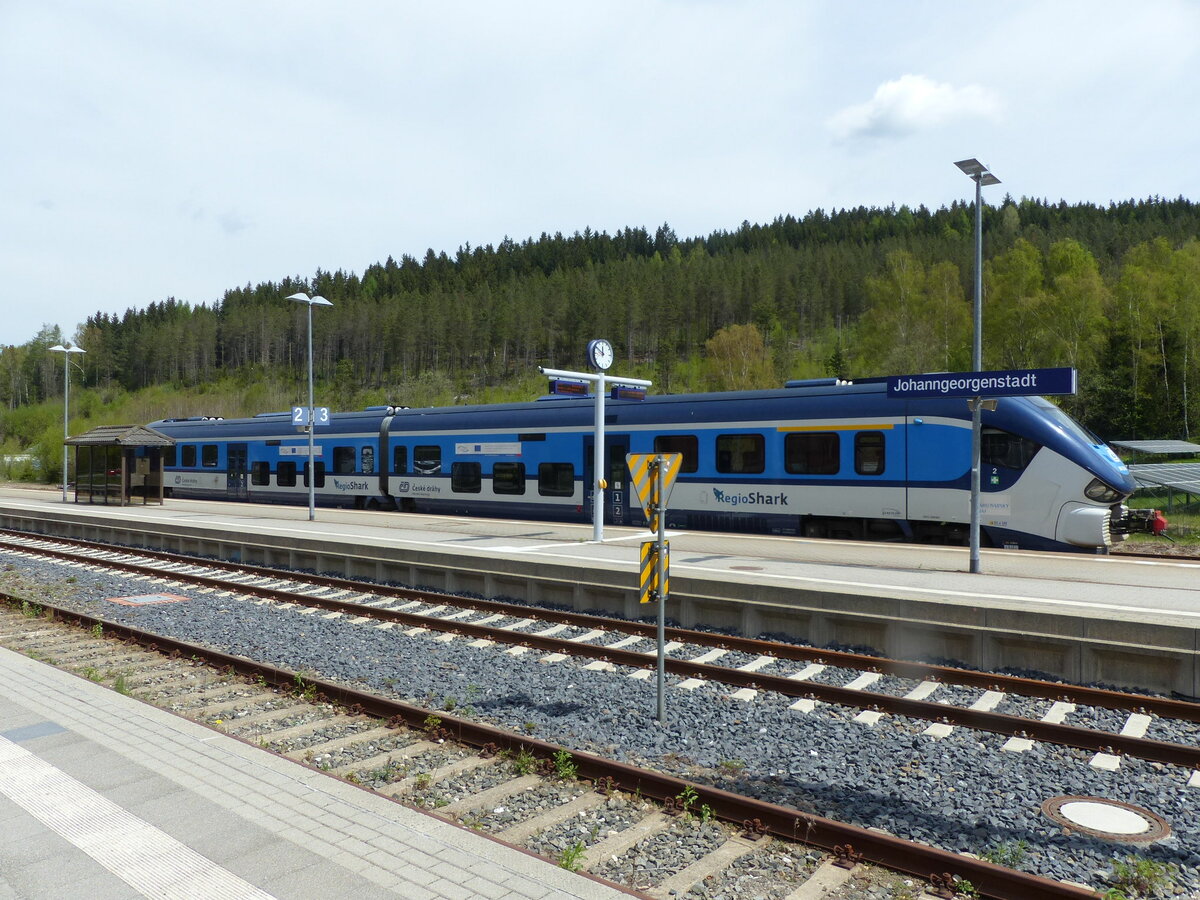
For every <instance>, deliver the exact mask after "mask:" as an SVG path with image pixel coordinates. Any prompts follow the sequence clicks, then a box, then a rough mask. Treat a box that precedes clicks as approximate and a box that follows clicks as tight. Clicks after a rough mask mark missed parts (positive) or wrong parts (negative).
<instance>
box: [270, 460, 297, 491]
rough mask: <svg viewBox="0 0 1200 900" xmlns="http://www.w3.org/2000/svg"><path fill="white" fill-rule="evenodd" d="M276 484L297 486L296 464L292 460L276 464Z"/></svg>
mask: <svg viewBox="0 0 1200 900" xmlns="http://www.w3.org/2000/svg"><path fill="white" fill-rule="evenodd" d="M275 484H277V485H278V486H279V487H295V486H296V464H295V463H294V462H292V461H291V460H287V461H286V462H280V463H279V464H278V465H276V466H275Z"/></svg>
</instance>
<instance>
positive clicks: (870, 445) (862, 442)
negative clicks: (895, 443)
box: [854, 431, 884, 475]
mask: <svg viewBox="0 0 1200 900" xmlns="http://www.w3.org/2000/svg"><path fill="white" fill-rule="evenodd" d="M883 459H884V457H883V432H882V431H860V432H859V433H858V434H856V435H855V436H854V471H855V472H857V473H858V474H859V475H882V474H883Z"/></svg>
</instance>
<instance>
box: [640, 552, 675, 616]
mask: <svg viewBox="0 0 1200 900" xmlns="http://www.w3.org/2000/svg"><path fill="white" fill-rule="evenodd" d="M663 554H664V555H665V556H666V560H665V564H664V565H663V575H664V579H663V580H664V581H665V584H664V585H663V588H662V590H661V591H660V590H659V587H658V541H643V542H642V566H641V577H640V578H639V580H638V583H639V584H640V585H641V596H640V597H639V598H638V599H639V600H640V601H641V602H642V603H653V602H654V601H655V600H658V599H660V598H661V597H665V596H666V595H667V594H668V593H669V588H670V584H671V542H670V541H664V542H663Z"/></svg>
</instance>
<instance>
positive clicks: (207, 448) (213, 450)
mask: <svg viewBox="0 0 1200 900" xmlns="http://www.w3.org/2000/svg"><path fill="white" fill-rule="evenodd" d="M200 464H201V465H203V466H206V467H208V468H210V469H215V468H216V467H217V445H216V444H201V445H200Z"/></svg>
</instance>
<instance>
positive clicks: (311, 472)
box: [288, 294, 333, 522]
mask: <svg viewBox="0 0 1200 900" xmlns="http://www.w3.org/2000/svg"><path fill="white" fill-rule="evenodd" d="M288 299H289V300H295V301H296V302H297V303H304V304H306V305H307V306H308V521H310V522H311V521H313V520H314V519H315V518H316V517H317V461H316V459H315V458H314V457H313V427H314V425H315V424H316V423H315V419H316V416H315V415H314V413H313V351H312V308H313V307H314V306H333V304H332V303H330V302H329V301H328V300H326V299H325V298H324V297H310V296H308V294H292V295H291V296H290V297H288Z"/></svg>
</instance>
